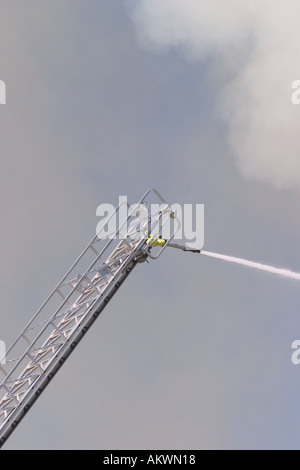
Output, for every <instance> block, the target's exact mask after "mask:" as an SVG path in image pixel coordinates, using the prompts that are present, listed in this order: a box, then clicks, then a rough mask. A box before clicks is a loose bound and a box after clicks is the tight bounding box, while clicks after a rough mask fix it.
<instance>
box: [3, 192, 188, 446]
mask: <svg viewBox="0 0 300 470" xmlns="http://www.w3.org/2000/svg"><path fill="white" fill-rule="evenodd" d="M123 204H124V203H123ZM153 208H154V209H153ZM126 210H127V211H128V216H127V217H126V219H124V220H122V221H121V224H120V225H119V227H118V228H117V230H116V231H115V232H114V233H112V234H110V235H109V238H106V239H101V238H100V236H101V232H102V229H104V227H102V228H100V230H98V233H96V235H95V236H94V237H93V239H92V240H91V242H90V243H89V244H88V245H87V247H86V248H85V249H84V251H83V252H82V253H81V255H80V256H79V257H78V258H77V260H76V261H75V263H74V264H73V266H72V267H71V268H70V269H69V271H68V272H67V273H66V274H65V276H64V277H63V278H62V280H61V281H60V282H59V283H58V285H57V286H56V287H55V289H54V290H53V291H52V293H51V294H50V295H49V297H48V298H47V299H46V300H45V302H44V303H43V304H42V306H41V307H40V308H39V310H38V311H37V312H36V314H35V315H34V316H33V318H32V319H31V320H30V321H29V323H28V324H27V325H26V326H25V328H24V329H23V331H22V332H21V333H20V335H19V336H18V337H17V339H16V340H15V341H14V343H13V344H12V345H11V347H10V348H9V349H8V351H7V353H6V358H5V362H4V363H2V364H0V380H3V381H2V383H1V384H0V447H1V446H2V445H3V443H4V442H5V440H6V439H7V437H8V436H9V434H10V433H11V432H12V431H13V429H14V428H15V427H16V426H17V424H18V423H19V422H20V420H21V419H22V418H23V416H24V415H25V414H26V412H27V411H28V409H29V408H30V407H31V405H32V404H33V403H34V401H35V400H36V399H37V398H38V396H39V395H40V394H41V392H42V391H43V390H44V388H45V387H46V386H47V384H48V383H49V382H50V380H51V379H52V377H53V376H54V374H55V373H56V372H57V370H58V369H59V368H60V367H61V365H62V364H63V363H64V361H65V360H66V358H67V357H68V355H69V354H70V353H71V352H72V350H73V349H74V347H75V346H76V345H77V344H78V342H79V341H80V339H81V338H82V337H83V336H84V334H85V333H86V331H87V330H88V328H89V327H90V326H91V325H92V323H93V322H94V321H95V319H96V318H97V317H98V316H99V314H100V313H101V311H102V310H103V309H104V307H105V306H106V305H107V303H108V301H109V300H110V299H111V298H112V296H113V295H114V293H115V292H116V291H117V289H118V288H119V287H120V285H121V284H122V282H123V281H124V280H125V279H126V277H127V276H128V275H129V273H130V272H131V271H132V269H133V268H134V266H135V265H136V264H137V263H139V262H143V261H145V260H146V258H148V257H150V258H152V259H156V258H158V257H159V256H160V255H161V253H162V251H163V250H164V249H165V248H166V246H167V245H168V243H169V242H170V240H172V238H173V237H174V234H175V233H176V231H177V230H178V229H179V227H180V221H179V220H177V219H176V216H175V217H174V212H173V211H172V208H171V207H170V206H169V205H168V204H167V203H166V201H165V200H164V199H163V198H162V197H161V195H160V194H159V193H158V192H157V191H156V190H155V189H149V190H148V191H147V192H146V193H145V195H144V196H143V197H142V199H141V200H140V201H139V202H138V203H137V204H136V205H135V206H129V205H128V204H127V207H126ZM121 212H122V214H124V213H125V212H124V207H122V204H120V205H119V206H118V208H117V209H116V210H115V212H114V213H112V214H111V216H110V219H111V218H112V217H115V218H116V217H118V215H120V213H121ZM110 219H108V220H106V221H105V224H108V223H109V220H110ZM170 221H171V224H170V226H169V227H170V236H169V237H168V239H167V243H166V245H165V246H164V247H159V248H155V249H154V250H150V249H149V247H148V245H147V237H148V236H149V235H150V234H151V235H153V236H159V234H160V232H161V230H162V227H163V226H164V225H165V224H169V223H170ZM121 234H122V236H121ZM150 251H151V253H150ZM154 251H155V253H154Z"/></svg>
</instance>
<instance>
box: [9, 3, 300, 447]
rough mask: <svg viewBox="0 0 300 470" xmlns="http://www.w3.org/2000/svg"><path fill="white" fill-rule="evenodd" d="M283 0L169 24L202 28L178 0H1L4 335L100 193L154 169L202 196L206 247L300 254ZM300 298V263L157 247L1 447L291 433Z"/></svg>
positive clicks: (52, 281) (59, 265) (69, 248)
mask: <svg viewBox="0 0 300 470" xmlns="http://www.w3.org/2000/svg"><path fill="white" fill-rule="evenodd" d="M182 3H183V2H180V1H178V2H177V1H175V0H174V2H173V4H174V5H177V6H178V12H179V13H180V11H182V10H180V9H181V8H182ZM186 3H187V4H189V8H191V16H193V15H192V11H193V10H192V9H193V8H195V5H193V2H192V1H186ZM194 3H195V2H194ZM228 3H229V4H230V6H233V5H235V6H236V2H233V1H231V0H230V1H228ZM239 3H240V4H241V5H243V4H244V5H246V3H247V5H248V4H249V2H239ZM277 3H278V9H279V5H281V6H280V11H277V9H275V10H276V11H275V12H274V16H271V14H269V15H265V16H263V18H267V20H266V23H264V22H263V19H262V14H261V13H262V9H263V7H260V6H259V5H258V3H257V2H252V6H253V8H251V11H250V10H248V9H247V8H246V9H244V8H242V7H241V8H240V11H239V13H236V14H234V15H233V17H230V15H229V14H228V15H227V16H226V18H225V20H224V23H223V26H224V27H223V28H219V30H218V35H217V33H216V35H215V34H214V26H215V24H219V21H220V18H219V17H218V15H220V13H219V10H218V9H217V7H216V5H217V2H216V1H214V2H212V1H211V0H210V1H209V2H208V0H207V1H201V2H198V4H201V5H202V6H207V7H208V5H213V6H214V8H215V11H212V9H208V8H206V9H205V8H204V10H203V12H206V13H203V15H202V12H200V13H201V15H199V14H198V13H199V12H198V7H197V8H196V9H195V15H194V17H195V29H194V30H193V31H196V32H199V31H202V29H201V28H203V31H204V32H205V31H209V34H208V33H206V34H205V33H204V32H203V34H199V36H198V34H195V36H193V35H191V39H190V41H189V42H188V43H187V42H186V39H185V36H184V35H183V34H181V35H180V34H179V39H176V40H175V39H174V37H175V35H174V34H173V35H171V36H163V35H162V34H161V31H170V29H172V28H174V29H175V26H176V31H191V29H190V28H189V23H188V20H189V18H185V17H182V20H181V22H180V21H179V24H178V17H177V16H176V15H175V16H174V15H173V14H171V13H170V10H168V13H169V14H168V15H165V14H164V6H169V7H170V5H171V3H170V2H168V1H167V0H160V1H159V2H153V6H155V7H156V10H155V14H156V18H157V23H156V26H157V28H156V30H153V24H155V23H153V20H152V16H151V15H150V16H149V14H146V13H145V12H144V13H143V10H141V8H145V6H147V4H148V5H149V4H150V3H149V2H146V1H143V2H142V1H138V0H137V1H124V2H123V1H119V0H101V1H97V2H96V1H92V0H87V1H85V2H82V1H79V0H72V1H71V0H65V1H64V2H60V1H59V0H52V1H51V4H50V2H48V1H45V0H39V1H37V0H28V1H27V2H24V1H23V0H10V1H5V0H0V38H1V40H0V79H1V80H4V81H5V82H6V86H7V104H6V105H1V106H0V123H1V128H0V137H1V147H0V148H1V150H0V152H1V172H0V175H1V186H0V187H1V216H2V224H1V227H2V230H1V246H0V256H1V264H2V269H1V274H0V276H1V305H2V309H1V315H0V339H1V340H5V341H6V342H7V344H9V343H10V342H11V341H12V340H13V339H14V338H15V337H16V336H17V334H18V333H19V332H20V331H21V329H22V328H23V327H24V326H25V324H26V322H27V321H28V320H29V319H30V318H31V316H32V315H33V313H34V312H35V311H36V309H37V308H38V307H39V305H40V304H41V303H42V302H43V300H44V298H45V297H46V296H47V295H48V293H49V292H50V291H51V290H52V288H53V287H54V286H55V285H56V284H57V282H58V280H59V279H60V278H61V277H62V275H63V274H64V273H65V272H66V271H67V269H68V268H69V266H70V265H71V263H72V262H73V261H74V260H75V258H76V257H77V256H78V254H79V253H80V252H81V250H82V249H83V248H84V246H85V245H86V244H87V242H88V241H89V240H90V239H91V237H92V236H93V234H94V232H95V228H96V224H97V222H98V220H97V218H96V208H97V206H98V205H99V204H101V203H103V202H108V203H112V204H117V202H118V197H119V195H122V194H126V195H127V196H128V199H129V201H130V202H136V201H137V200H138V198H139V197H140V196H141V195H142V194H143V193H144V192H145V191H146V189H148V188H149V187H157V189H158V190H159V191H160V192H161V193H162V195H163V196H164V197H165V198H166V199H167V200H168V201H169V202H180V203H194V204H196V203H204V204H205V249H206V250H211V251H219V252H222V253H223V252H224V253H225V254H231V255H234V256H241V257H245V258H247V259H252V260H254V261H259V262H263V263H269V264H272V265H277V266H279V267H286V268H289V269H292V270H294V271H299V270H300V253H299V239H300V224H299V217H298V214H299V210H300V202H299V194H300V193H299V171H298V169H299V168H300V165H299V161H300V159H299V153H298V148H299V139H300V137H299V136H300V134H299V132H298V128H299V127H298V126H299V124H300V106H299V107H297V106H295V105H292V104H291V101H290V94H291V90H290V85H291V83H292V81H293V80H296V79H300V76H299V72H300V71H299V70H298V69H299V64H298V62H299V61H298V62H297V60H298V56H295V55H293V54H294V51H295V49H296V48H295V49H294V44H297V38H298V36H297V35H299V33H298V27H297V34H296V31H295V27H294V23H293V22H292V18H293V17H295V18H296V17H297V18H299V15H298V16H296V15H294V16H293V15H292V11H294V12H296V13H297V10H298V9H299V7H298V5H297V4H296V3H295V2H292V1H290V2H285V3H284V5H286V7H285V6H283V3H282V2H279V0H278V1H277V0H276V2H275V4H277ZM222 4H223V2H222ZM264 4H265V10H264V11H265V12H268V11H269V10H267V7H268V5H269V2H267V1H266V2H264ZM272 4H274V1H273V2H272ZM159 5H162V6H161V7H160V6H159ZM136 7H137V8H139V10H137V9H135V8H136ZM256 7H257V10H256ZM285 8H286V9H285ZM291 8H294V10H292V11H290V9H291ZM196 10H197V11H196ZM228 11H231V10H230V9H229V10H228ZM232 11H235V10H232ZM137 12H139V14H137ZM272 12H273V10H272ZM196 13H197V14H196ZM142 14H143V15H144V16H141V15H142ZM280 15H281V16H283V17H284V18H286V22H285V23H284V24H285V28H283V27H282V28H281V29H280V34H279V35H278V37H277V38H276V44H275V45H274V41H273V40H274V27H275V26H274V25H278V24H279V25H280V24H281V23H280V22H279V23H278V17H279V16H280ZM187 16H189V15H187ZM141 18H143V21H142V22H141ZM166 18H167V19H166ZM179 18H180V15H179ZM175 20H176V21H177V22H176V21H175ZM196 20H197V21H199V23H197V21H196ZM245 24H248V25H249V29H248V33H249V36H247V37H246V38H245V37H244V36H243V41H240V44H241V47H236V46H234V47H233V46H232V47H230V46H231V45H232V44H234V39H235V38H239V39H240V36H239V34H240V31H241V30H242V31H244V26H245ZM287 24H289V25H290V27H289V28H288V27H287ZM205 25H207V29H205V28H204V26H205ZM241 25H242V26H241ZM151 28H152V29H151ZM215 29H216V28H215ZM149 31H152V33H153V37H152V39H151V37H150V36H149ZM283 32H285V33H286V34H287V37H286V35H284V34H283ZM141 33H142V35H141ZM282 37H284V39H282ZM249 38H250V39H249ZM146 39H147V41H146ZM145 41H146V43H145ZM222 41H223V42H222ZM224 41H225V43H224ZM191 44H192V46H191ZM196 44H203V46H201V53H200V52H199V50H200V49H197V48H196ZM222 44H223V46H222V47H221V46H220V45H222ZM224 44H225V45H227V46H228V48H227V47H224ZM257 44H259V45H260V46H261V48H260V49H258V50H257V49H255V47H256V46H257ZM204 45H205V47H204ZM267 45H269V49H268V47H267ZM292 45H293V47H292ZM290 46H291V48H290ZM191 47H192V49H191ZM195 48H196V49H195ZM274 48H275V50H276V48H277V51H278V60H279V57H286V60H287V62H288V65H289V69H288V72H287V67H281V64H280V63H277V62H276V60H277V59H276V55H275V56H274ZM191 50H192V52H193V53H192V52H191ZM229 50H230V54H229V53H228V51H229ZM297 50H298V49H297ZM195 51H196V52H195ZM257 51H260V52H261V54H260V55H259V52H257ZM268 51H269V53H268ZM255 54H256V55H255ZM257 54H258V55H257ZM274 57H275V59H274ZM294 57H295V59H294ZM216 58H220V61H218V60H216ZM268 58H269V59H270V63H271V66H270V69H269V68H268V67H267V61H268ZM229 59H230V60H231V61H229ZM258 59H260V60H258ZM228 61H229V62H228ZM293 67H294V68H293ZM275 69H276V73H273V72H274V70H275ZM250 71H252V72H253V71H255V73H254V72H253V73H254V77H253V80H251V79H249V76H250V77H251V74H250V75H248V73H250ZM269 71H270V74H269ZM254 78H255V80H254ZM274 82H275V88H276V90H278V87H277V85H278V84H280V86H281V87H284V86H286V90H285V91H284V92H283V93H280V91H278V96H277V98H276V100H275V101H273V100H272V99H271V98H272V96H273V94H272V93H271V92H272V91H274V88H273V87H274ZM247 83H249V86H248V87H246V84H247ZM235 86H237V87H238V88H237V90H238V92H236V94H235V95H234V96H235V98H236V101H234V102H233V101H232V96H233V95H232V93H233V90H235V88H234V87H235ZM240 87H242V90H244V93H243V96H244V97H245V101H243V100H241V95H240V94H239V92H240V90H241V88H240ZM264 90H265V91H266V93H267V99H266V101H265V100H264V96H265V95H264ZM285 98H286V100H287V102H285V101H284V100H285ZM259 99H260V101H259ZM226 100H227V101H226ZM228 100H229V102H230V104H231V106H228ZM253 100H254V102H255V103H258V106H257V107H256V108H255V109H254V108H253ZM257 100H258V101H257ZM226 103H227V105H226V106H227V107H226V106H225V104H226ZM239 103H240V104H241V105H242V107H241V106H239ZM224 109H226V111H227V113H229V114H226V115H225V116H224ZM259 109H261V110H262V111H263V113H262V115H260V113H259V112H258V110H259ZM241 113H244V114H241ZM253 116H254V117H253ZM278 116H280V119H279V117H278ZM285 116H286V121H285ZM243 117H244V119H242V118H243ZM257 117H258V118H259V119H261V121H258V120H257V119H258V118H257ZM252 118H253V119H252ZM239 119H242V124H243V126H242V131H241V133H240V134H238V133H237V128H238V126H237V125H236V123H238V122H239ZM260 122H261V126H259V124H260ZM255 123H256V124H257V127H255ZM267 123H268V124H269V126H267ZM274 126H276V128H275V127H274ZM243 136H244V137H245V139H246V144H247V145H243V143H245V142H243V139H242V137H243ZM275 137H276V139H275ZM257 139H260V140H257ZM258 142H261V144H262V146H263V147H261V146H259V145H258ZM274 149H275V159H274V160H272V159H271V161H270V155H274ZM250 154H252V155H253V161H251V162H250V163H249V155H250ZM264 158H265V159H266V161H265V163H264ZM245 162H248V163H249V166H248V167H247V164H245ZM253 162H254V164H253V165H252V163H253ZM245 165H246V166H245ZM291 165H294V167H291ZM241 167H242V171H241ZM281 168H282V172H283V177H282V179H281V176H280V175H281ZM257 172H258V174H257ZM299 300H300V292H299V284H298V283H297V282H296V281H295V282H293V281H289V280H285V279H281V278H278V277H275V276H272V275H268V274H267V273H260V272H257V271H256V270H247V268H244V267H242V266H236V265H230V264H227V263H224V262H222V261H218V260H215V259H209V258H206V257H201V255H200V256H196V255H189V254H185V253H182V252H177V251H176V250H174V251H172V250H169V251H168V252H165V255H164V256H163V257H162V258H161V259H160V260H158V261H157V262H151V263H150V264H149V265H141V266H138V267H137V268H136V269H135V270H134V271H133V273H132V274H131V275H130V276H129V278H128V279H127V281H126V282H125V284H124V285H123V286H122V288H121V289H120V291H119V292H118V294H117V295H116V296H115V297H114V299H113V300H112V302H111V303H110V304H109V305H108V306H107V308H106V309H105V311H104V312H103V314H102V315H101V316H100V317H99V319H98V320H97V322H96V323H95V324H94V326H93V328H92V329H91V330H90V331H89V332H88V334H87V336H86V337H85V338H84V339H83V341H82V342H81V343H80V345H79V346H78V348H77V349H76V350H75V351H74V353H73V354H72V355H71V357H70V358H69V359H68V361H67V362H66V364H65V365H64V366H63V368H62V369H61V370H60V372H59V373H58V374H57V376H56V377H55V378H54V379H53V381H52V383H51V384H50V385H49V387H48V388H47V389H46V391H45V392H44V393H43V395H42V396H41V397H40V398H39V400H38V401H37V402H36V404H35V405H34V407H33V408H32V409H31V410H30V413H28V415H27V416H26V417H25V418H24V420H23V421H22V423H21V424H20V426H19V427H18V428H17V429H16V431H15V432H14V433H13V434H12V436H11V437H10V438H9V440H8V442H7V444H6V446H5V448H7V449H18V448H27V449H29V448H30V449H45V448H51V449H53V448H55V449H66V448H69V449H76V448H83V449H97V448H100V449H128V448H131V449H132V448H144V449H153V448H154V449H155V448H157V449H165V448H170V449H179V448H180V449H195V448H196V449H202V448H297V449H298V448H299V440H300V439H299V438H300V436H299V426H298V422H299V413H300V406H299V404H298V401H299V398H298V395H299V387H300V366H298V367H299V369H298V368H297V366H293V365H292V363H291V354H292V350H291V344H292V342H293V341H294V340H295V339H300V321H299V314H300V312H299Z"/></svg>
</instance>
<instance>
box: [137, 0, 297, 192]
mask: <svg viewBox="0 0 300 470" xmlns="http://www.w3.org/2000/svg"><path fill="white" fill-rule="evenodd" d="M132 11H133V13H132V17H133V19H134V21H135V24H136V26H137V30H138V35H139V39H140V41H141V42H142V44H143V45H145V46H147V47H151V48H155V49H159V50H165V49H168V48H171V47H175V48H178V49H179V50H180V51H181V53H183V54H185V55H186V56H187V57H188V58H189V59H191V58H192V59H193V60H203V59H206V64H207V63H211V64H212V67H214V69H213V71H214V73H215V74H216V73H217V75H218V80H219V81H218V87H219V88H218V92H217V93H216V103H214V105H215V106H216V109H217V111H218V113H220V114H221V115H222V118H224V119H226V122H227V125H228V140H229V143H230V145H231V147H232V151H233V154H234V155H235V157H236V159H237V163H238V166H239V168H240V169H241V171H242V172H243V174H244V175H245V176H247V177H250V178H253V179H258V180H263V181H268V182H269V183H270V184H272V185H273V186H275V187H277V188H292V187H300V104H299V105H295V104H293V103H292V99H291V97H292V93H293V91H295V90H293V89H292V83H293V82H294V81H295V80H300V27H299V18H300V2H299V1H298V0H286V1H285V2H283V1H282V0H251V1H249V0H138V1H136V2H135V3H134V7H133V10H132Z"/></svg>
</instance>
